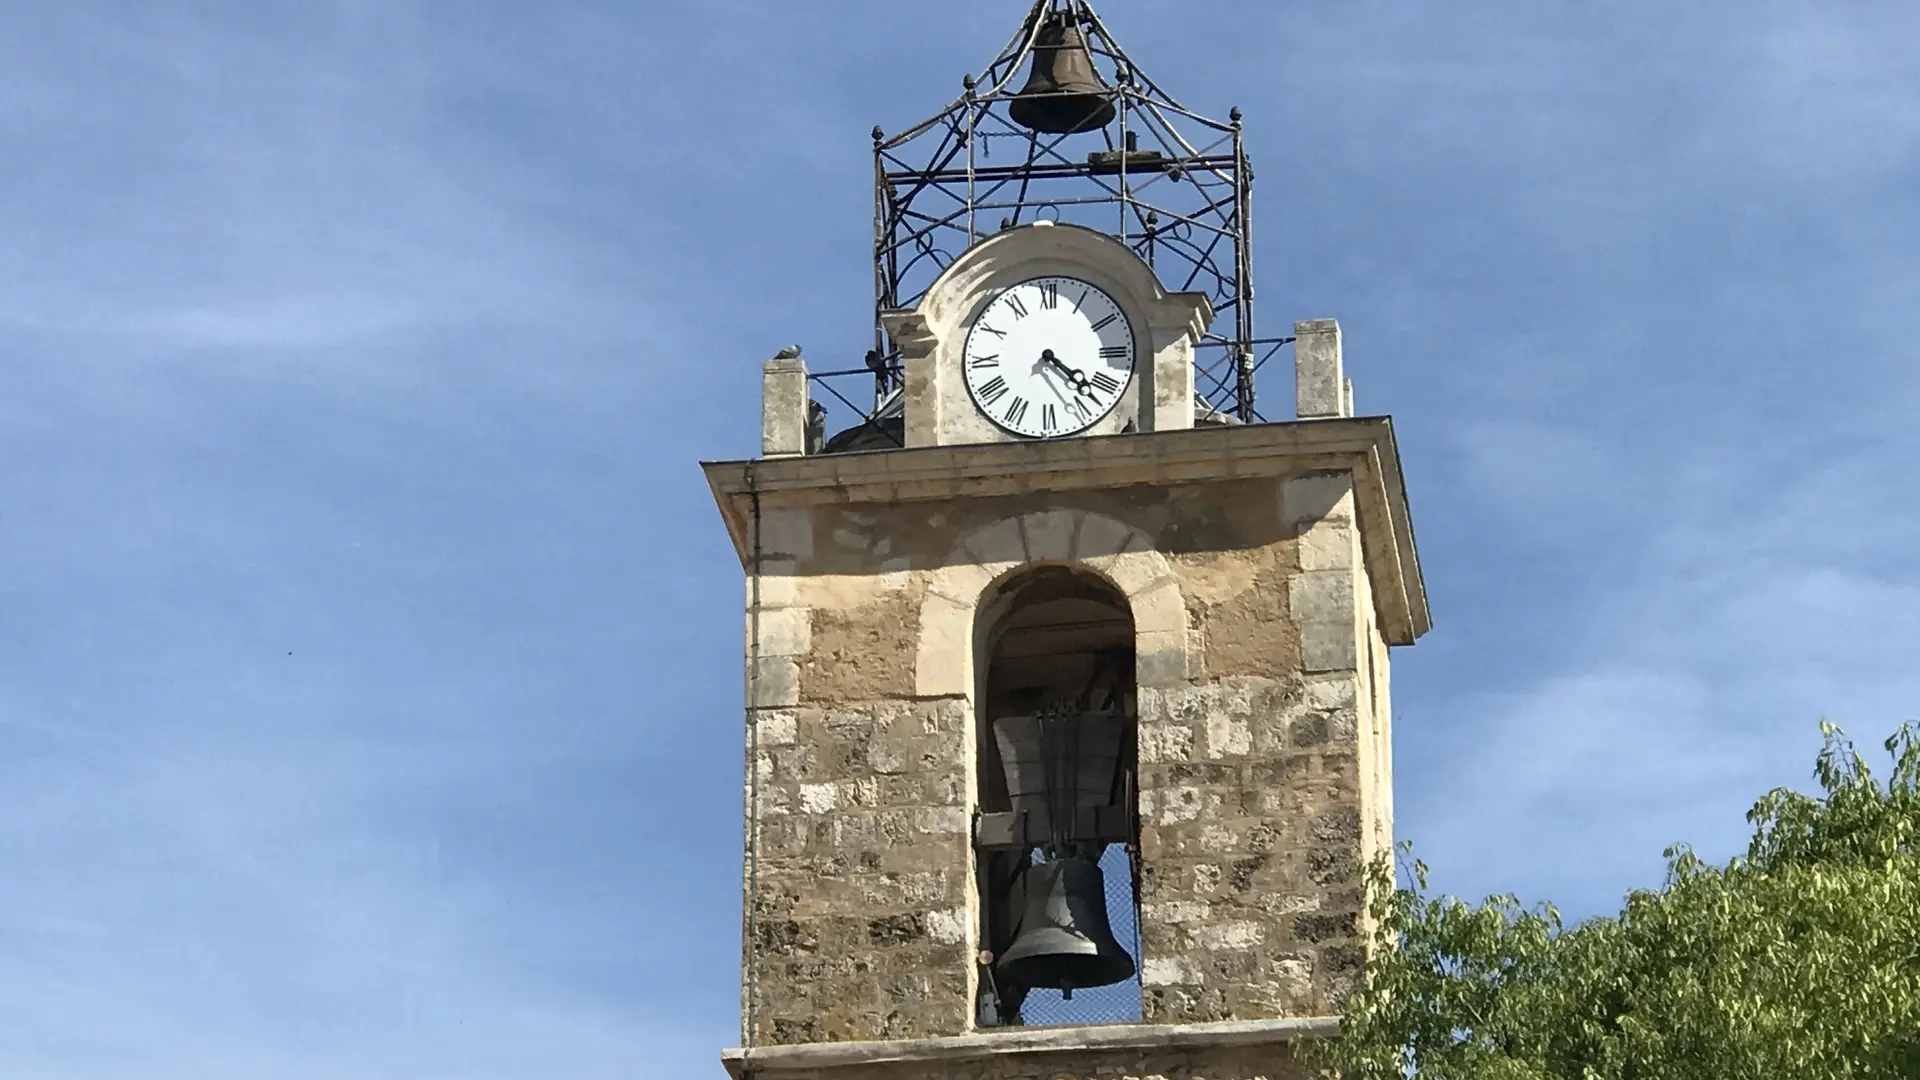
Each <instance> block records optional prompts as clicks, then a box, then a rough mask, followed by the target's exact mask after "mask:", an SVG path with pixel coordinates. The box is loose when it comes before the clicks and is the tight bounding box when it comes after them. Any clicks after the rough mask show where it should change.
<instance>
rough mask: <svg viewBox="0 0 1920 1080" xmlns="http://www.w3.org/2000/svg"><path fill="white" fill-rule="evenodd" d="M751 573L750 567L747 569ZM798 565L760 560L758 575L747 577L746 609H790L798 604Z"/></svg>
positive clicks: (790, 562) (783, 561) (791, 561)
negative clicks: (757, 606)
mask: <svg viewBox="0 0 1920 1080" xmlns="http://www.w3.org/2000/svg"><path fill="white" fill-rule="evenodd" d="M748 569H749V571H751V569H752V568H751V567H749V568H748ZM798 574H799V564H798V563H795V562H794V561H793V560H792V559H768V558H762V559H761V560H760V573H759V574H758V575H755V574H752V573H749V574H748V575H747V603H746V606H747V609H748V610H749V611H751V610H752V609H753V606H754V603H755V601H756V599H757V600H758V602H759V605H760V607H761V608H762V609H763V610H764V609H767V608H779V607H791V606H793V605H794V604H797V603H799V602H800V579H799V577H798Z"/></svg>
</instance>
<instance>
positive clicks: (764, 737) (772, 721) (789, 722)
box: [753, 709, 799, 746]
mask: <svg viewBox="0 0 1920 1080" xmlns="http://www.w3.org/2000/svg"><path fill="white" fill-rule="evenodd" d="M798 719H799V717H798V714H797V713H795V712H793V711H792V710H791V709H775V710H767V711H761V712H758V713H755V714H754V718H753V723H754V727H755V733H754V734H755V739H756V741H757V742H758V743H759V744H760V745H761V746H791V745H792V744H793V741H794V738H795V734H796V727H795V725H796V724H797V723H798Z"/></svg>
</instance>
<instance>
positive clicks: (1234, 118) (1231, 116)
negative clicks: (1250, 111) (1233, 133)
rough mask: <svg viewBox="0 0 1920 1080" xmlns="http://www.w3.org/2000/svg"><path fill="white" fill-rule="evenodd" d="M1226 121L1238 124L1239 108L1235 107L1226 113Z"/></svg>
mask: <svg viewBox="0 0 1920 1080" xmlns="http://www.w3.org/2000/svg"><path fill="white" fill-rule="evenodd" d="M1227 119H1229V120H1231V121H1233V122H1234V123H1236V124H1237V123H1239V122H1240V106H1238V105H1235V106H1234V107H1233V109H1232V110H1231V111H1229V112H1228V113H1227Z"/></svg>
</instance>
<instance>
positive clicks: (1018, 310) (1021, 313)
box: [1007, 293, 1027, 319]
mask: <svg viewBox="0 0 1920 1080" xmlns="http://www.w3.org/2000/svg"><path fill="white" fill-rule="evenodd" d="M1007 306H1008V307H1010V308H1012V309H1013V317H1014V318H1016V319H1024V318H1026V317H1027V305H1025V304H1023V303H1021V302H1020V298H1019V297H1018V296H1016V295H1014V294H1013V293H1008V294H1007Z"/></svg>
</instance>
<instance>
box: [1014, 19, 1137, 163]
mask: <svg viewBox="0 0 1920 1080" xmlns="http://www.w3.org/2000/svg"><path fill="white" fill-rule="evenodd" d="M1007 112H1008V113H1009V114H1010V115H1012V117H1013V121H1014V123H1016V124H1020V125H1022V126H1024V127H1030V128H1032V129H1033V130H1035V131H1045V132H1049V133H1051V134H1055V135H1065V134H1068V133H1070V132H1075V131H1095V130H1098V129H1100V128H1103V127H1106V126H1107V125H1108V124H1109V123H1111V122H1112V121H1113V113H1114V109H1113V99H1112V97H1111V95H1110V94H1109V92H1108V91H1107V88H1106V87H1105V86H1103V85H1101V83H1100V76H1099V75H1097V74H1095V73H1094V70H1093V54H1092V53H1089V52H1088V51H1087V39H1086V37H1085V36H1084V35H1083V34H1081V32H1080V27H1079V26H1077V25H1075V24H1073V23H1072V22H1070V21H1068V20H1067V19H1066V18H1064V17H1062V16H1060V15H1052V16H1049V17H1048V19H1047V22H1046V25H1044V26H1042V27H1041V28H1040V33H1039V36H1038V37H1036V38H1035V39H1034V42H1033V72H1032V74H1030V75H1028V76H1027V85H1026V86H1024V87H1022V88H1021V90H1020V93H1018V94H1016V95H1015V96H1014V99H1013V103H1012V104H1011V105H1009V106H1007Z"/></svg>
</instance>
